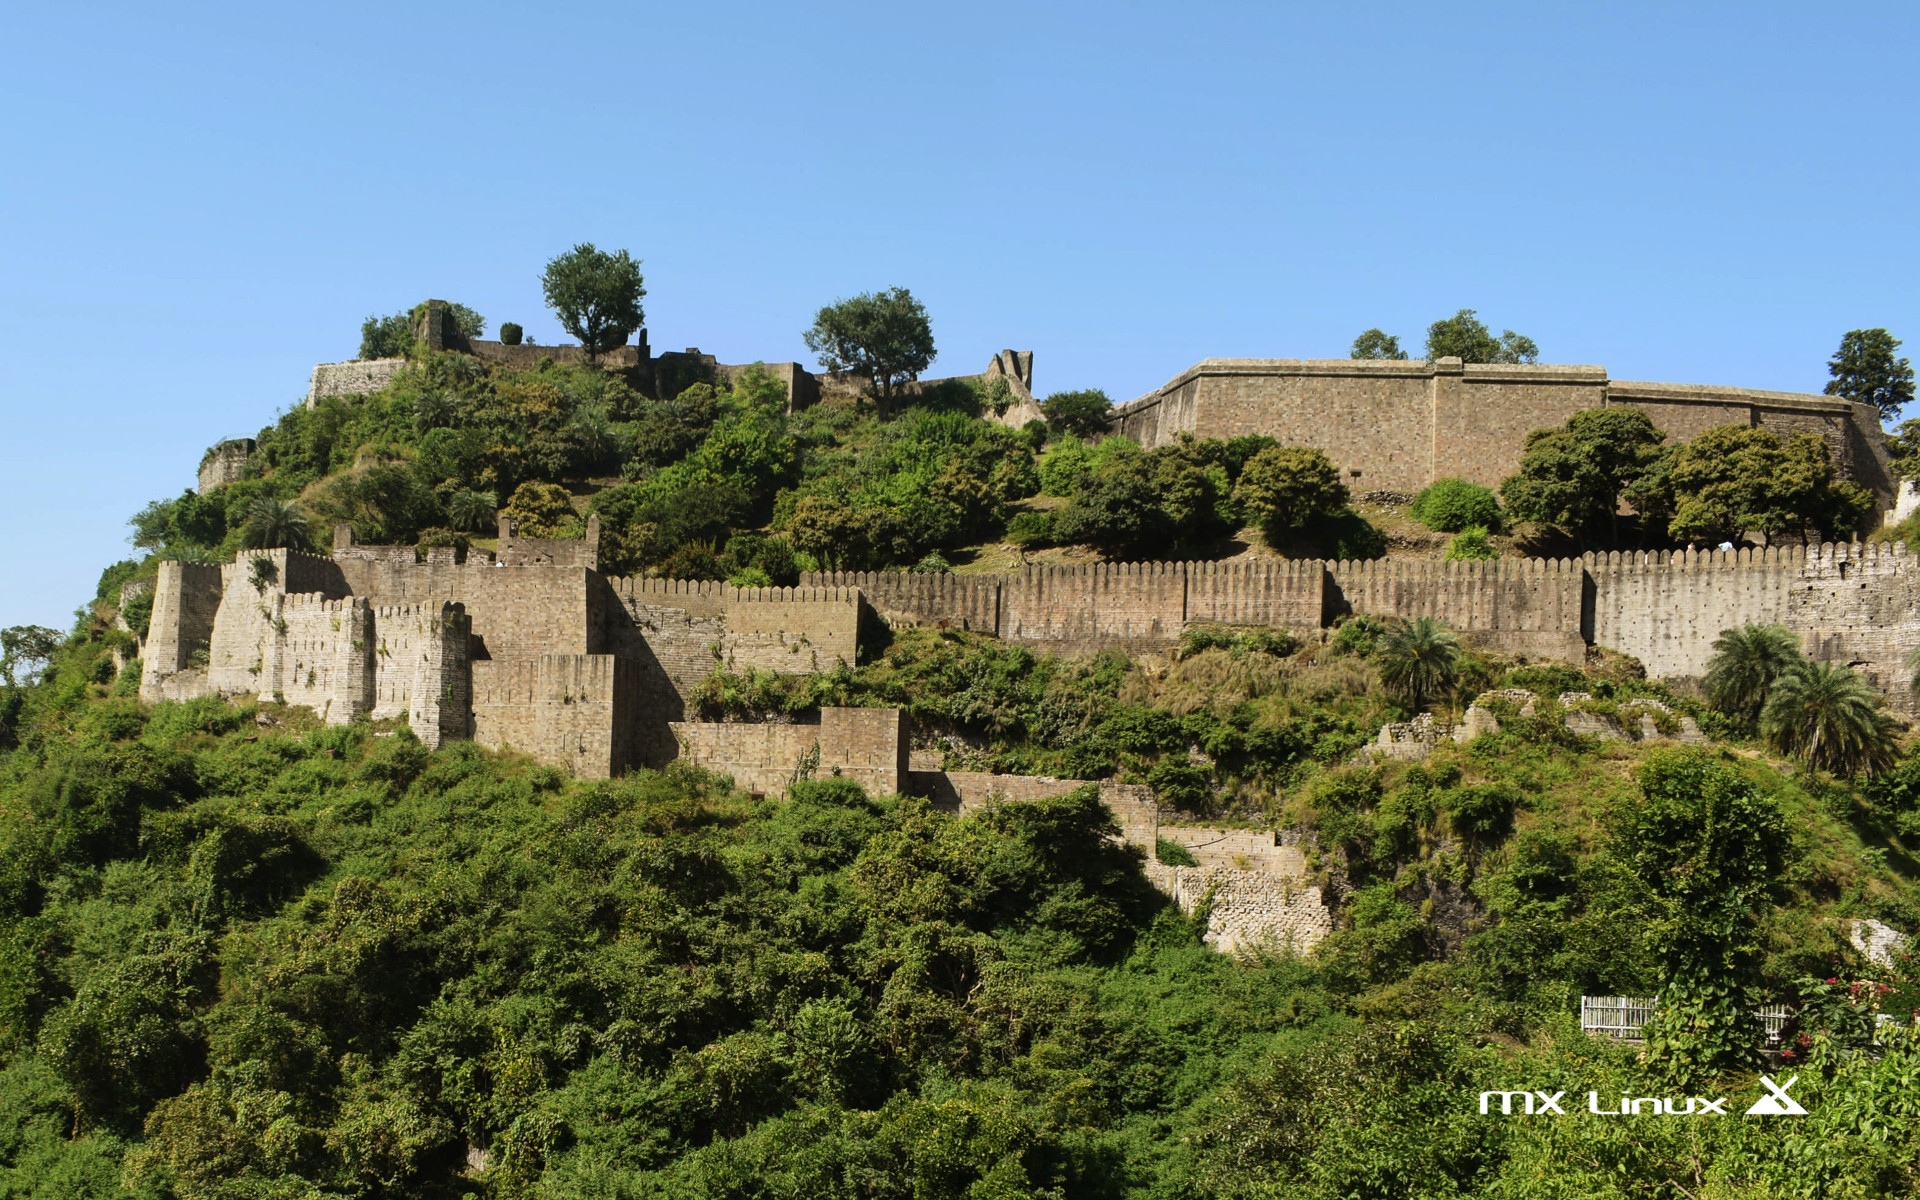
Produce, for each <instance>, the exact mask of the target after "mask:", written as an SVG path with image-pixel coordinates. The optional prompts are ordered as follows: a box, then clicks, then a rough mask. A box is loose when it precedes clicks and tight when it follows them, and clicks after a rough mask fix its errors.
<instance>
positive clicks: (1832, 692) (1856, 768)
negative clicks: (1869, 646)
mask: <svg viewBox="0 0 1920 1200" xmlns="http://www.w3.org/2000/svg"><path fill="white" fill-rule="evenodd" d="M1760 731H1761V732H1762V733H1763V734H1765V735H1766V738H1767V740H1768V741H1769V742H1770V743H1772V744H1773V747H1774V748H1775V749H1776V750H1778V751H1779V752H1780V753H1782V754H1786V755H1789V756H1791V757H1793V758H1797V759H1799V760H1800V761H1801V762H1803V763H1805V764H1806V765H1807V766H1808V767H1810V768H1813V769H1816V770H1825V771H1831V772H1833V773H1834V774H1835V775H1843V776H1847V777H1849V778H1850V777H1852V776H1854V775H1858V774H1860V773H1861V772H1863V771H1864V772H1866V773H1867V774H1874V773H1877V772H1879V771H1883V770H1885V769H1886V768H1887V767H1889V766H1891V765H1892V764H1893V760H1894V758H1895V756H1896V752H1895V746H1894V720H1893V717H1892V716H1891V715H1890V714H1889V713H1888V712H1887V711H1886V710H1885V709H1883V708H1881V707H1880V697H1879V696H1878V695H1877V694H1875V692H1874V690H1873V687H1872V685H1871V684H1869V683H1868V682H1867V681H1866V680H1865V679H1862V678H1861V677H1860V676H1859V675H1857V674H1855V673H1854V671H1853V670H1852V669H1850V668H1848V667H1845V666H1842V665H1840V664H1838V663H1830V662H1808V661H1806V660H1804V659H1803V660H1802V661H1800V662H1798V663H1795V664H1794V665H1793V666H1790V667H1788V668H1787V669H1786V670H1784V671H1782V672H1780V674H1779V676H1778V677H1776V678H1775V679H1774V681H1773V686H1772V688H1771V689H1770V690H1769V693H1768V695H1767V706H1766V708H1764V709H1762V710H1761V713H1760Z"/></svg>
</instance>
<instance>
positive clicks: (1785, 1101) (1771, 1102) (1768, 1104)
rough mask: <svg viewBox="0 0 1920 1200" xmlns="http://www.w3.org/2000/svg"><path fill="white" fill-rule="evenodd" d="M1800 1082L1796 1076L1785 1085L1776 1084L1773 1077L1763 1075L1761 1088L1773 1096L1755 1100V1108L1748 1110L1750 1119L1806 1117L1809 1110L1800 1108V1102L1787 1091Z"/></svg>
mask: <svg viewBox="0 0 1920 1200" xmlns="http://www.w3.org/2000/svg"><path fill="white" fill-rule="evenodd" d="M1799 1082H1800V1077H1799V1076H1798V1075H1795V1076H1794V1077H1793V1078H1792V1079H1789V1080H1787V1081H1786V1082H1785V1083H1775V1082H1774V1081H1773V1079H1772V1077H1770V1076H1767V1075H1762V1076H1761V1077H1760V1086H1761V1087H1763V1088H1766V1089H1767V1091H1768V1092H1769V1093H1771V1094H1770V1095H1766V1096H1762V1097H1760V1098H1759V1099H1758V1100H1755V1101H1754V1102H1753V1107H1752V1108H1749V1109H1748V1110H1747V1115H1748V1116H1750V1117H1804V1116H1806V1115H1807V1110H1806V1109H1804V1108H1801V1107H1800V1102H1799V1101H1798V1100H1795V1099H1794V1098H1793V1097H1792V1096H1789V1095H1787V1089H1788V1088H1790V1087H1792V1086H1793V1085H1794V1084H1796V1083H1799Z"/></svg>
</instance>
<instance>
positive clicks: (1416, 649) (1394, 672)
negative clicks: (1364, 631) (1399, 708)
mask: <svg viewBox="0 0 1920 1200" xmlns="http://www.w3.org/2000/svg"><path fill="white" fill-rule="evenodd" d="M1373 661H1374V664H1375V665H1376V666H1377V667H1378V668H1379V670H1380V682H1382V683H1384V684H1385V685H1386V686H1387V688H1388V690H1389V691H1391V692H1393V693H1394V694H1395V695H1398V696H1401V697H1403V698H1404V699H1405V700H1406V701H1407V703H1408V704H1409V705H1410V706H1412V708H1413V709H1414V711H1415V712H1418V711H1419V710H1420V709H1421V708H1423V707H1425V705H1426V702H1427V701H1428V700H1429V699H1431V698H1433V697H1434V696H1438V695H1442V694H1444V693H1447V692H1450V691H1452V690H1453V689H1454V687H1455V686H1456V685H1457V684H1458V683H1459V681H1460V638H1459V637H1458V636H1457V635H1456V634H1454V633H1453V631H1452V630H1450V629H1448V628H1447V627H1446V626H1444V625H1442V624H1441V623H1440V622H1438V621H1436V620H1434V619H1433V618H1432V617H1415V618H1414V619H1412V620H1411V621H1402V622H1401V623H1399V624H1397V625H1394V626H1393V627H1392V628H1390V629H1388V630H1387V631H1386V633H1385V634H1383V635H1382V636H1381V637H1380V638H1379V639H1378V640H1377V641H1376V642H1375V643H1374V649H1373Z"/></svg>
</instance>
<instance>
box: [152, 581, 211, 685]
mask: <svg viewBox="0 0 1920 1200" xmlns="http://www.w3.org/2000/svg"><path fill="white" fill-rule="evenodd" d="M220 590H221V581H220V568H219V567H218V566H215V565H211V564H203V563H180V562H163V563H161V564H160V571H159V574H158V575H157V576H156V577H155V579H154V584H153V615H152V618H151V619H150V620H149V622H148V625H147V640H146V643H145V645H144V646H143V647H142V648H141V653H140V657H141V667H142V674H141V677H140V698H141V699H142V700H147V701H153V700H184V699H189V698H191V697H192V696H197V695H200V694H202V692H204V690H205V687H206V660H207V656H208V653H209V646H210V645H211V643H212V641H213V625H214V619H215V617H216V616H217V615H218V613H219V611H220Z"/></svg>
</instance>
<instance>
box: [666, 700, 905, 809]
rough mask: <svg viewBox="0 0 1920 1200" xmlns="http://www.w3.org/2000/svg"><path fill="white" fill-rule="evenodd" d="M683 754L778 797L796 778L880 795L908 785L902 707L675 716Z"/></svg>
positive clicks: (754, 789)
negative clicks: (841, 782)
mask: <svg viewBox="0 0 1920 1200" xmlns="http://www.w3.org/2000/svg"><path fill="white" fill-rule="evenodd" d="M673 734H674V737H675V738H676V739H678V741H679V743H680V748H681V755H682V757H684V758H685V759H686V760H687V761H688V762H690V763H692V764H693V765H694V766H697V767H702V768H704V769H706V770H709V771H713V772H715V773H717V774H722V775H731V776H732V777H733V781H734V784H735V785H736V786H738V787H742V788H745V789H747V790H748V791H751V792H753V793H755V794H758V795H767V796H775V795H779V794H781V793H783V792H785V791H786V789H787V787H788V785H790V784H791V783H792V782H793V781H794V780H796V779H803V778H813V779H826V778H832V777H839V778H845V779H851V780H853V781H854V782H856V783H858V784H860V785H861V786H862V787H864V788H866V789H867V791H868V792H869V793H870V794H872V795H876V796H889V795H897V794H899V793H900V792H902V791H903V790H904V789H905V787H906V784H907V780H908V771H907V756H908V736H907V727H906V714H905V713H904V712H902V711H901V710H900V709H897V708H823V709H821V710H820V720H819V723H818V724H792V725H788V724H775V723H771V722H769V723H765V724H750V723H746V722H737V723H736V722H706V721H678V722H675V723H674V725H673Z"/></svg>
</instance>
